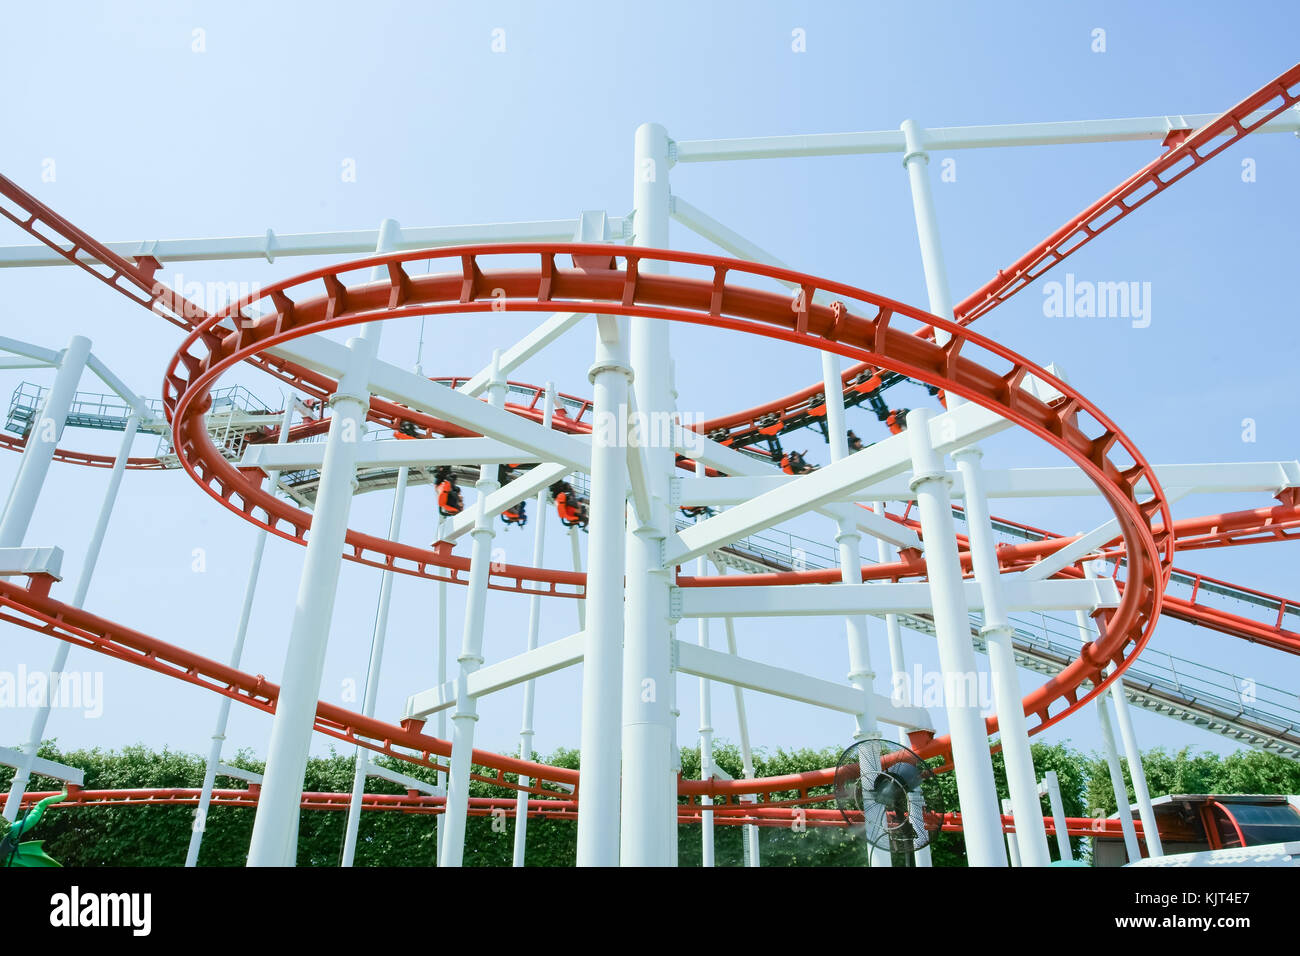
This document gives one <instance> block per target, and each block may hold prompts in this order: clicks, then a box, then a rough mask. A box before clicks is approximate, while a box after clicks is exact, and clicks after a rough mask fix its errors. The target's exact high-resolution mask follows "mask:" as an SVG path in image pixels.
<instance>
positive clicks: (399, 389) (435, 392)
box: [270, 335, 591, 471]
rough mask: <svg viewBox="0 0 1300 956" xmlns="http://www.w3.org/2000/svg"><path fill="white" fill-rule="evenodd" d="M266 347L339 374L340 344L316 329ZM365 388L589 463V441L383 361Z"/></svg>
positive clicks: (529, 447)
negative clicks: (316, 331) (277, 345)
mask: <svg viewBox="0 0 1300 956" xmlns="http://www.w3.org/2000/svg"><path fill="white" fill-rule="evenodd" d="M270 351H272V352H274V353H275V354H276V355H279V356H281V357H283V358H287V359H289V360H290V361H294V362H299V363H301V364H304V365H310V366H312V367H313V368H317V369H320V370H321V371H323V372H325V373H327V374H329V375H337V374H341V370H342V368H343V367H344V363H345V362H346V360H347V349H346V348H344V347H343V346H340V345H338V344H337V343H336V342H333V341H331V340H329V339H326V338H322V337H321V336H319V335H314V336H307V337H304V338H300V339H294V340H293V341H292V342H287V343H285V344H284V345H282V346H279V347H277V348H275V349H272V350H270ZM368 388H369V390H370V392H371V394H373V395H380V396H382V397H384V398H387V399H391V400H392V401H395V402H400V403H401V404H403V405H408V406H410V407H411V408H416V409H419V410H420V411H423V412H427V413H428V414H430V415H435V416H437V417H438V418H442V419H446V420H448V421H453V422H455V423H456V424H458V425H463V426H464V427H466V428H468V429H470V430H472V431H475V432H478V433H479V434H480V435H484V436H486V437H488V438H495V439H497V440H498V441H502V442H505V443H507V444H509V445H513V446H515V447H518V448H520V449H522V450H524V451H527V452H531V453H532V454H534V455H536V456H537V457H538V459H539V460H541V461H554V462H564V463H566V464H568V465H569V467H570V468H575V469H578V470H581V471H586V470H588V469H589V468H590V467H591V446H590V444H589V443H588V442H586V441H584V440H583V439H580V438H575V437H573V436H571V435H564V434H561V433H560V432H557V431H554V430H553V429H550V428H543V427H542V426H541V425H540V424H538V423H537V422H531V421H529V420H528V419H526V418H520V417H519V416H518V415H513V414H511V413H510V412H507V411H506V410H505V409H502V408H496V407H494V406H491V405H488V404H486V403H485V402H481V401H479V400H478V399H477V398H471V397H470V396H469V395H466V394H464V393H463V392H459V391H456V390H455V389H451V388H448V387H447V386H445V385H439V384H437V383H436V382H431V381H430V380H429V379H427V378H424V377H423V376H421V375H416V374H415V373H414V372H408V371H406V370H405V369H402V368H398V367H397V366H396V365H391V364H389V363H388V362H381V361H378V360H376V361H375V362H374V363H373V365H372V367H371V371H370V382H369V383H368Z"/></svg>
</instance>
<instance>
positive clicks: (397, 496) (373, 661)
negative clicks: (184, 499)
mask: <svg viewBox="0 0 1300 956" xmlns="http://www.w3.org/2000/svg"><path fill="white" fill-rule="evenodd" d="M391 221H392V220H386V222H391ZM409 477H410V469H409V468H407V467H406V466H402V467H401V468H399V469H398V470H397V488H396V490H395V491H394V492H393V510H392V514H391V515H390V517H389V521H388V539H389V540H390V541H396V540H398V538H399V537H400V535H401V533H402V506H403V505H404V504H405V502H406V482H407V480H408V478H409ZM392 599H393V572H392V571H390V570H387V569H385V570H384V571H383V573H382V575H381V577H380V582H379V604H378V606H377V607H376V608H375V627H374V631H373V633H372V634H371V635H370V661H369V663H368V664H367V665H366V690H365V695H364V696H363V697H362V700H361V712H362V713H363V714H365V715H366V716H367V717H373V716H374V715H375V701H376V699H377V698H378V697H379V673H380V670H381V669H382V667H383V663H384V642H385V640H386V639H387V638H388V608H389V605H390V604H391V603H392ZM355 759H356V766H355V769H354V770H353V773H352V799H351V801H349V803H348V820H347V828H346V830H345V831H344V834H343V866H351V865H352V864H353V862H354V861H355V860H356V855H357V834H358V832H359V831H360V829H361V804H362V801H363V800H364V798H365V794H366V777H367V771H368V770H369V767H370V751H369V750H367V749H366V748H365V747H360V746H358V747H357V748H356V757H355Z"/></svg>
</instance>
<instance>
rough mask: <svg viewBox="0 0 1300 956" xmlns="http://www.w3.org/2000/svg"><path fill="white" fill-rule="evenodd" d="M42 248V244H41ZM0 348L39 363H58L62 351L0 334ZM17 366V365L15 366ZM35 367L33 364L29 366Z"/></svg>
mask: <svg viewBox="0 0 1300 956" xmlns="http://www.w3.org/2000/svg"><path fill="white" fill-rule="evenodd" d="M41 248H42V249H44V248H45V247H44V246H41ZM0 350H4V351H5V352H12V353H13V354H14V355H21V356H23V357H24V358H29V359H32V360H33V361H35V362H39V363H40V364H41V365H58V364H59V361H60V359H61V357H62V353H61V352H60V351H59V350H57V349H47V348H42V347H41V346H39V345H32V344H31V343H30V342H20V341H18V339H11V338H8V337H6V336H3V335H0ZM15 367H17V366H15ZM30 367H33V368H34V367H35V366H30Z"/></svg>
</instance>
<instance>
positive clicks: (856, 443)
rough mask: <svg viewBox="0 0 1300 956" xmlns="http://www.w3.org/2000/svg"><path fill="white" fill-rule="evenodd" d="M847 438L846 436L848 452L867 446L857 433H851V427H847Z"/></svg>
mask: <svg viewBox="0 0 1300 956" xmlns="http://www.w3.org/2000/svg"><path fill="white" fill-rule="evenodd" d="M847 438H848V440H849V452H850V453H852V452H855V451H862V449H864V448H866V447H867V446H866V445H864V444H862V439H861V438H859V437H858V436H857V435H855V434H854V433H853V429H852V428H850V429H849V433H848V436H847Z"/></svg>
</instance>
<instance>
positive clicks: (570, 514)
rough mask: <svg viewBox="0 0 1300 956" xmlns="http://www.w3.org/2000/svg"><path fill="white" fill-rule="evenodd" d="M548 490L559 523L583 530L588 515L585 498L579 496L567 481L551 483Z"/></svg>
mask: <svg viewBox="0 0 1300 956" xmlns="http://www.w3.org/2000/svg"><path fill="white" fill-rule="evenodd" d="M550 491H551V499H552V500H553V501H554V502H555V510H556V513H558V514H559V516H560V524H562V525H564V526H565V527H566V528H582V529H583V530H585V529H586V527H587V521H588V518H589V517H590V516H589V514H588V512H587V501H586V499H584V498H580V497H579V496H578V494H577V493H576V492H575V491H574V490H573V486H572V485H570V484H569V483H568V482H567V481H557V482H555V484H553V485H551V488H550Z"/></svg>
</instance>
